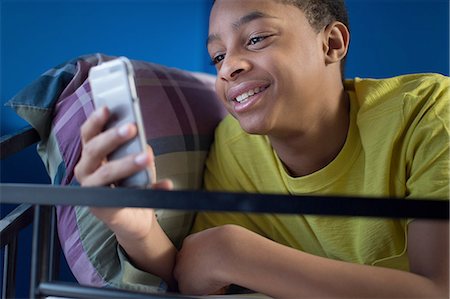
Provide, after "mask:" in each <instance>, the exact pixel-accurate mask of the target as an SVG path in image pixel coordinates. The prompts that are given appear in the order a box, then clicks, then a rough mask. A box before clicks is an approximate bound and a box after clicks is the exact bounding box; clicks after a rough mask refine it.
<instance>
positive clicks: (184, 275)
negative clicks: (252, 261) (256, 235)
mask: <svg viewBox="0 0 450 299" xmlns="http://www.w3.org/2000/svg"><path fill="white" fill-rule="evenodd" d="M246 233H248V231H247V230H246V229H243V228H241V227H238V226H235V225H224V226H218V227H214V228H210V229H207V230H204V231H201V232H199V233H196V234H193V235H190V236H188V237H187V238H186V239H184V241H183V246H182V248H181V250H180V251H179V253H178V255H177V261H176V265H175V269H174V277H175V279H176V280H177V281H178V288H179V290H180V292H181V293H184V294H190V295H210V294H221V293H224V291H225V290H226V289H227V288H228V286H229V285H230V284H232V283H236V282H235V281H232V280H233V278H234V277H233V275H234V274H233V273H234V270H236V269H237V268H238V267H236V266H237V265H236V263H239V261H240V258H239V257H238V255H239V244H236V242H237V241H238V240H240V239H241V238H242V237H244V238H245V235H246Z"/></svg>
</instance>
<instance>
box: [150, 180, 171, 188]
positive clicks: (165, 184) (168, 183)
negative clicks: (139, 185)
mask: <svg viewBox="0 0 450 299" xmlns="http://www.w3.org/2000/svg"><path fill="white" fill-rule="evenodd" d="M152 189H156V190H172V189H173V182H172V181H171V180H169V179H164V180H161V181H158V182H156V183H154V184H153V185H152Z"/></svg>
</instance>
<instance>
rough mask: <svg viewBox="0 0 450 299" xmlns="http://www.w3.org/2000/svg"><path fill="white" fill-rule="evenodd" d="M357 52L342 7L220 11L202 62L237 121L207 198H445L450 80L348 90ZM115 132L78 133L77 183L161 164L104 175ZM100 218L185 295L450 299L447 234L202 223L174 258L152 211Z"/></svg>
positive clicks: (332, 224)
mask: <svg viewBox="0 0 450 299" xmlns="http://www.w3.org/2000/svg"><path fill="white" fill-rule="evenodd" d="M349 39H350V34H349V31H348V24H347V16H346V10H345V6H344V3H343V1H336V0H329V1H326V0H323V1H317V0H297V1H295V0H291V1H289V0H286V1H276V0H246V1H242V0H219V1H215V3H214V6H213V8H212V11H211V16H210V27H209V36H208V51H209V54H210V56H211V58H212V60H213V62H214V64H215V65H216V67H217V81H216V90H217V93H218V95H219V97H220V98H221V99H222V101H223V103H224V105H225V106H226V107H227V109H228V111H229V112H230V114H231V115H232V116H230V117H227V118H226V119H225V120H224V121H223V122H222V123H221V125H220V126H219V128H218V130H217V134H216V140H215V145H214V147H213V148H212V150H211V153H210V156H209V158H208V163H207V170H206V174H205V187H206V188H207V189H208V190H221V191H224V190H225V191H249V192H264V193H274V192H275V193H287V194H329V195H361V196H392V197H404V198H411V199H414V198H439V199H445V200H448V198H449V173H448V171H449V142H448V141H449V107H448V103H447V101H448V97H449V91H448V89H449V79H448V78H446V77H443V76H439V75H409V76H402V77H397V78H391V79H386V80H361V79H355V80H353V81H346V82H345V83H343V75H342V74H343V72H342V70H343V64H344V60H345V57H346V54H347V50H348V45H349ZM107 119H108V111H107V110H105V109H102V110H99V111H98V112H97V113H95V115H94V116H93V117H90V118H89V119H88V121H87V122H86V124H85V125H84V126H83V128H82V140H83V144H84V149H83V155H82V158H81V160H80V162H79V164H78V167H77V171H76V174H77V179H78V180H79V181H80V182H81V183H82V185H86V186H92V185H107V184H110V183H111V182H114V181H116V180H118V179H120V178H122V177H125V176H128V175H129V174H131V173H133V172H135V171H137V170H139V169H141V168H143V167H148V166H151V165H153V155H152V153H151V152H149V153H148V154H147V155H143V156H138V157H129V158H127V159H124V160H122V161H118V162H110V163H105V162H104V158H105V157H106V155H107V154H108V153H109V151H110V150H111V149H113V148H115V147H116V146H118V145H119V144H121V143H122V142H124V141H125V140H128V139H129V138H131V137H132V136H133V135H134V134H135V128H134V127H133V126H131V125H129V126H125V127H122V128H120V129H118V130H109V131H106V132H104V133H101V131H102V128H103V126H104V124H105V123H106V121H107ZM154 187H157V188H170V182H161V183H158V185H155V186H154ZM342 204H345V199H343V201H342ZM93 212H94V214H96V215H97V216H98V217H99V218H100V219H102V220H103V221H105V223H106V224H108V226H109V227H110V228H111V229H112V230H113V231H114V232H115V233H116V236H117V239H118V241H119V243H120V244H121V245H122V246H123V247H124V249H125V250H126V252H127V253H128V255H129V256H130V258H131V259H132V260H133V262H134V263H135V264H136V265H138V266H139V267H141V268H142V269H143V270H146V271H148V272H150V273H154V274H157V275H159V276H161V277H162V278H163V279H164V280H165V281H166V282H167V283H168V284H169V286H170V287H172V288H176V287H177V286H178V288H179V290H180V291H181V292H183V293H188V294H209V293H214V292H216V291H218V290H221V289H223V288H226V287H227V286H228V285H230V284H236V285H240V286H242V287H245V288H248V289H251V290H254V291H257V292H260V293H264V294H267V295H269V296H273V297H277V298H278V297H288V298H301V297H305V298H311V297H380V298H381V297H388V298H392V297H401V298H411V297H425V298H431V297H448V280H449V276H448V271H449V269H448V265H449V263H448V262H449V260H448V222H447V221H426V220H397V219H372V218H359V217H319V216H303V215H295V216H281V215H271V214H267V215H253V214H239V213H199V214H198V216H197V218H196V222H195V225H194V231H195V232H197V233H194V234H192V235H191V236H189V237H187V238H186V239H185V241H184V243H183V246H182V249H181V250H180V252H179V253H178V254H177V252H176V250H175V249H174V247H173V245H172V244H171V243H170V241H169V240H168V239H167V237H166V236H165V234H164V232H163V231H162V230H161V228H160V227H159V225H158V223H157V221H155V219H154V214H153V211H152V210H148V209H147V210H146V209H128V208H126V209H93ZM148 219H153V221H148ZM131 220H133V221H131ZM156 261H158V262H156ZM172 270H173V271H172Z"/></svg>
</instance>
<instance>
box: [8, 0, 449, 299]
mask: <svg viewBox="0 0 450 299" xmlns="http://www.w3.org/2000/svg"><path fill="white" fill-rule="evenodd" d="M0 3H1V6H0V10H1V11H0V13H1V26H0V28H1V56H0V58H1V61H0V66H1V76H0V77H1V78H0V87H1V88H0V100H1V103H2V105H1V108H0V109H1V125H0V129H1V133H2V135H3V134H6V133H10V132H12V131H14V130H16V129H18V128H21V127H23V126H25V125H26V123H25V122H24V121H23V120H21V119H20V118H19V117H17V116H16V115H15V114H14V113H13V112H12V111H11V110H9V108H5V107H3V103H4V102H5V101H6V100H8V99H9V98H10V97H12V96H13V95H14V94H15V93H16V92H18V91H19V90H20V89H21V88H23V87H24V86H25V85H27V84H28V83H29V82H31V81H32V80H34V79H35V78H36V77H37V76H39V75H40V74H41V73H43V72H44V71H46V70H47V69H48V68H50V67H52V66H54V65H56V64H59V63H62V62H64V61H66V60H68V59H71V58H73V57H75V56H78V55H82V54H87V53H94V52H103V53H106V54H110V55H126V56H129V57H130V58H132V59H141V60H147V61H153V62H157V63H161V64H165V65H169V66H174V67H179V68H184V69H188V70H194V71H207V72H213V69H212V67H211V66H209V64H208V62H209V59H208V56H207V53H206V51H205V48H204V44H205V37H206V35H207V21H208V18H207V15H208V12H209V7H210V3H211V0H147V1H146V0H130V1H127V0H115V1H107V0H94V1H88V0H84V1H83V0H65V1H64V0H28V1H26V0H17V1H14V0H1V2H0ZM347 6H348V9H349V14H350V22H351V31H352V38H351V48H350V53H349V57H348V61H347V71H346V74H347V77H355V76H359V77H378V78H379V77H387V76H394V75H399V74H405V73H416V72H438V73H442V74H446V75H448V74H449V70H448V68H449V56H448V55H449V29H448V28H449V27H448V26H449V24H448V21H449V4H448V1H447V0H348V1H347ZM0 180H1V181H2V182H38V183H47V182H48V179H47V178H46V176H45V171H44V169H43V167H42V165H41V163H40V162H39V158H38V157H37V155H36V154H35V152H34V149H33V148H31V149H28V150H27V151H25V152H24V153H20V154H17V155H15V156H14V157H11V158H10V159H7V160H5V161H2V162H1V173H0ZM0 200H1V199H0ZM1 207H2V211H1V212H2V215H3V214H4V213H5V212H6V211H7V210H8V209H9V208H10V207H9V206H5V205H2V206H1ZM26 237H29V233H27V234H25V237H23V238H26ZM21 256H22V257H23V258H22V259H21V267H22V269H23V271H26V269H27V261H28V256H29V251H27V250H25V251H23V252H22V253H21ZM0 275H1V274H0ZM67 277H68V278H69V279H70V275H69V274H68V275H67ZM21 282H22V283H23V285H24V287H23V288H22V289H21V293H19V294H18V295H19V296H20V297H26V296H27V290H26V287H27V286H28V280H27V279H26V278H25V277H23V276H22V278H21Z"/></svg>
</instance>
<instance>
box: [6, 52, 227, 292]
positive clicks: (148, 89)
mask: <svg viewBox="0 0 450 299" xmlns="http://www.w3.org/2000/svg"><path fill="white" fill-rule="evenodd" d="M113 58H115V57H112V56H106V55H103V54H93V55H86V56H81V57H77V58H75V59H73V60H71V61H69V62H67V63H64V64H62V65H60V66H57V67H55V68H53V69H51V70H49V71H47V72H46V73H44V74H43V75H42V76H41V77H39V78H38V79H37V80H36V81H35V82H33V83H31V84H30V85H29V86H28V87H26V88H24V89H23V90H22V91H21V92H19V93H18V94H17V95H16V96H15V97H14V98H12V99H11V100H10V101H9V102H8V103H7V105H9V106H10V107H12V108H13V109H14V110H15V111H16V112H17V113H18V114H19V115H20V116H21V117H22V118H24V119H25V120H26V121H28V122H29V123H30V124H31V125H32V126H33V127H34V128H35V129H36V130H37V131H38V133H39V135H40V137H41V141H40V143H39V144H38V152H39V155H40V157H41V159H42V161H43V163H44V164H45V166H46V169H47V172H48V174H49V176H50V178H51V180H52V183H53V184H60V185H76V184H77V182H76V180H75V178H74V173H73V170H74V167H75V165H76V163H77V161H78V159H79V157H80V153H81V142H80V132H79V130H80V126H81V125H82V124H83V122H84V121H85V120H86V118H87V116H88V115H89V114H91V113H92V112H93V110H94V107H93V102H92V97H91V92H90V86H89V83H88V81H87V75H88V72H89V69H90V68H91V67H92V66H95V65H98V64H100V63H101V62H104V61H108V60H111V59H113ZM131 62H132V64H133V66H134V69H135V79H136V88H137V92H138V95H139V97H140V106H141V110H142V114H143V120H144V127H145V130H146V135H147V136H146V137H147V142H148V144H150V145H151V146H152V148H153V150H154V153H155V160H156V167H157V172H158V178H160V179H161V178H169V179H171V180H172V181H173V182H174V187H175V188H176V189H199V188H201V185H202V176H203V168H204V162H205V158H206V155H207V153H208V150H209V147H210V144H211V142H212V140H213V135H214V130H215V127H216V126H217V124H218V123H219V122H220V120H221V119H222V118H223V117H224V116H225V114H226V112H225V110H224V108H223V107H222V105H221V103H220V102H219V100H218V99H217V98H216V95H215V92H214V77H213V76H211V75H208V74H202V73H193V72H188V71H184V70H179V69H174V68H169V67H166V66H162V65H158V64H153V63H148V62H144V61H137V60H131ZM56 210H57V217H58V223H57V226H58V235H59V238H60V242H61V246H62V249H63V252H64V255H65V257H66V259H67V262H68V265H69V267H70V269H71V271H72V273H73V274H74V276H75V278H76V279H77V280H78V282H79V283H81V284H84V285H90V286H101V287H105V286H106V287H108V286H111V287H116V288H123V289H129V290H136V291H149V292H155V291H164V290H165V285H164V283H162V281H161V280H160V279H159V278H158V277H154V276H152V275H150V274H148V273H144V272H142V271H140V270H139V269H137V268H136V267H134V266H133V264H132V263H130V261H129V260H128V259H127V257H126V255H125V254H124V253H123V252H122V249H121V248H120V246H118V243H117V241H116V239H115V237H114V234H113V233H112V232H111V231H110V230H109V229H108V228H107V227H106V226H105V225H104V224H103V223H102V222H101V221H99V220H98V219H97V218H95V217H94V216H93V215H92V214H91V213H90V212H89V209H88V208H87V207H79V206H58V207H57V209H56ZM156 213H157V216H158V221H159V222H160V224H161V226H162V227H163V229H164V230H165V231H166V233H167V234H168V235H169V237H170V238H171V240H172V241H173V242H174V244H175V245H176V246H179V245H180V244H181V241H182V239H183V238H184V237H185V236H186V235H187V233H188V231H189V229H190V226H191V224H192V220H193V216H194V215H193V213H191V212H184V211H174V210H157V211H156Z"/></svg>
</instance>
